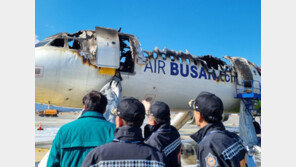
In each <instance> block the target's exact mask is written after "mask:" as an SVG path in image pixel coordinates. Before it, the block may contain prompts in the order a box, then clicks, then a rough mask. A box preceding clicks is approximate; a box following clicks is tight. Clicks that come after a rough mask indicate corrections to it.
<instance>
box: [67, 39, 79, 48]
mask: <svg viewBox="0 0 296 167" xmlns="http://www.w3.org/2000/svg"><path fill="white" fill-rule="evenodd" d="M68 45H69V49H80V42H79V41H78V40H76V39H68Z"/></svg>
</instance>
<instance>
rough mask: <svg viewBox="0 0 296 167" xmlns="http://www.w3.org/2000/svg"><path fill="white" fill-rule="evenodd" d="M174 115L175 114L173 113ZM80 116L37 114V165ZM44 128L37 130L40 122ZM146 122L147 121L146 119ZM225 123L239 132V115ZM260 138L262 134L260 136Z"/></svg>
mask: <svg viewBox="0 0 296 167" xmlns="http://www.w3.org/2000/svg"><path fill="white" fill-rule="evenodd" d="M171 115H172V116H173V115H174V114H171ZM78 117H79V113H78V112H61V113H59V114H58V116H57V117H40V116H38V115H36V116H35V127H36V128H35V166H37V164H38V162H39V161H40V160H41V159H42V158H43V156H44V155H45V154H46V152H47V151H48V150H49V149H50V147H51V144H52V140H53V139H54V137H55V135H56V133H57V131H58V129H59V128H60V127H61V126H62V125H64V124H66V123H68V122H71V121H73V120H75V119H77V118H78ZM40 123H41V126H42V128H43V129H44V130H41V131H39V130H37V128H38V126H39V124H40ZM144 123H147V120H146V119H145V121H144ZM224 125H225V127H226V129H227V130H229V131H233V132H237V133H238V131H239V130H238V126H239V115H238V114H231V115H230V116H229V119H228V121H226V122H224ZM198 129H199V128H198V127H197V126H196V125H194V124H186V125H184V126H183V127H182V128H181V129H180V130H179V132H180V134H181V139H185V140H192V139H191V138H190V137H189V136H190V135H191V134H193V133H195V132H196V131H198ZM258 137H259V139H260V136H258ZM258 141H259V144H258V145H259V146H260V147H261V140H258ZM255 159H256V163H257V166H258V167H260V166H261V153H257V154H256V155H255ZM182 166H186V167H189V166H196V165H183V164H182Z"/></svg>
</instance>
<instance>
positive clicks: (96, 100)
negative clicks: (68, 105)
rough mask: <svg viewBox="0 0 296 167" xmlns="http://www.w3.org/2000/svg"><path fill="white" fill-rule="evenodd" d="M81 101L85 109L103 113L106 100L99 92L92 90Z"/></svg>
mask: <svg viewBox="0 0 296 167" xmlns="http://www.w3.org/2000/svg"><path fill="white" fill-rule="evenodd" d="M82 103H83V105H84V106H85V110H86V111H96V112H99V113H101V114H104V112H105V110H106V106H107V103H108V101H107V98H106V96H105V95H103V94H102V93H101V92H98V91H94V90H93V91H91V92H90V93H88V94H87V95H85V96H84V97H83V99H82Z"/></svg>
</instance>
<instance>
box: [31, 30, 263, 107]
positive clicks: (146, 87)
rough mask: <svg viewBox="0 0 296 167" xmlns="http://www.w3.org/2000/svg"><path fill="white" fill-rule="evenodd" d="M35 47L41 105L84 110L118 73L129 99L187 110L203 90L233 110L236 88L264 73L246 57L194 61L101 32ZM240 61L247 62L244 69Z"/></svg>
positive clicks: (187, 55) (179, 53)
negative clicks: (85, 98)
mask: <svg viewBox="0 0 296 167" xmlns="http://www.w3.org/2000/svg"><path fill="white" fill-rule="evenodd" d="M43 46H45V47H43ZM35 47H36V50H35V54H36V58H35V66H36V67H35V69H36V70H35V71H36V72H35V77H36V88H37V89H36V92H37V95H36V97H37V98H36V99H37V101H38V99H40V100H39V101H40V103H49V102H48V101H51V104H54V105H65V106H68V107H81V106H80V105H81V104H80V102H81V98H82V97H81V96H82V94H85V92H88V91H91V90H100V89H101V86H103V85H105V84H106V83H107V82H108V81H110V79H111V78H112V77H113V75H114V74H119V75H120V76H122V79H123V80H122V83H123V84H125V88H124V90H123V94H125V95H126V96H135V97H137V98H139V99H140V98H145V97H157V99H158V100H163V101H167V102H168V103H169V104H170V105H171V106H172V108H178V109H181V108H183V109H184V108H186V107H187V105H186V104H187V102H186V101H187V100H189V99H190V98H192V97H194V96H196V94H197V93H199V92H200V91H212V92H214V93H216V94H217V95H220V96H221V97H222V99H224V102H225V104H227V105H226V106H229V108H230V107H232V106H235V105H234V104H236V101H235V100H234V92H235V91H234V90H235V83H238V84H240V83H242V81H243V80H246V79H253V80H259V81H260V75H261V70H260V68H259V67H257V66H256V65H254V64H253V63H251V62H249V61H247V60H245V59H244V58H237V57H226V59H228V60H229V61H230V62H231V64H230V65H228V64H227V63H226V62H224V61H223V60H221V59H219V58H216V57H213V56H210V55H205V56H195V55H192V54H191V53H189V52H188V51H185V52H182V51H174V50H170V49H167V48H164V49H162V50H160V49H158V48H157V47H156V48H155V49H154V50H153V51H143V50H142V48H141V45H140V42H139V41H138V39H137V38H136V36H134V35H131V34H125V33H120V32H118V31H117V30H114V29H108V28H101V27H96V30H85V31H78V32H76V33H65V32H64V33H59V34H56V35H54V36H51V37H49V38H46V39H44V40H42V41H41V42H39V43H37V44H36V45H35ZM112 56H113V57H112ZM110 57H112V58H110ZM101 60H102V61H101ZM113 60H115V61H114V62H115V63H114V66H113V67H109V69H108V66H107V65H108V64H104V62H107V63H110V62H113ZM237 62H243V63H244V64H243V65H244V68H242V65H241V64H242V63H241V64H239V63H237ZM117 63H118V64H117ZM111 64H112V63H111ZM116 64H117V65H116ZM104 68H105V71H104V73H103V69H104ZM106 69H107V70H106ZM110 69H111V70H113V71H112V72H113V73H112V72H110V71H109V70H110ZM236 81H238V82H236ZM135 85H137V88H135ZM176 89H182V90H181V91H176ZM192 89H194V90H195V92H192ZM69 90H71V91H69ZM172 92H174V93H172ZM172 94H174V96H175V95H176V94H178V95H179V97H182V99H183V101H182V100H178V101H177V102H176V100H175V98H174V97H173V95H172ZM49 96H50V98H49ZM57 97H58V98H57Z"/></svg>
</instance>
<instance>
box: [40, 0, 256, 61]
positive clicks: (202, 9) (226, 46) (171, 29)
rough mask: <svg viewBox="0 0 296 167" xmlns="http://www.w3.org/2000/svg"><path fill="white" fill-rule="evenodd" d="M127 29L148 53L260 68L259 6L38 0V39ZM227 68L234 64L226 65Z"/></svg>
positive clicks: (238, 1) (239, 1)
mask: <svg viewBox="0 0 296 167" xmlns="http://www.w3.org/2000/svg"><path fill="white" fill-rule="evenodd" d="M95 26H101V27H109V28H114V29H119V27H121V28H122V30H121V32H124V33H129V34H133V35H136V36H137V37H138V39H139V41H140V42H141V44H142V48H143V49H144V50H153V49H154V47H155V46H157V47H158V48H160V49H163V47H165V46H166V47H167V48H168V49H173V50H177V51H179V50H183V51H185V49H187V50H188V51H189V52H190V53H191V54H193V55H197V56H202V55H206V54H210V55H213V56H215V57H219V58H222V56H224V55H229V56H237V57H244V58H246V59H248V60H250V61H252V62H254V63H255V64H257V65H261V1H260V0H145V1H144V0H93V1H87V0H84V1H82V0H80V1H77V0H36V1H35V35H36V40H42V39H44V38H46V37H48V36H51V35H54V34H56V33H59V32H69V33H74V32H76V31H79V30H94V29H95ZM223 60H224V61H226V62H227V63H228V64H229V62H228V61H227V60H225V59H223Z"/></svg>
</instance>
